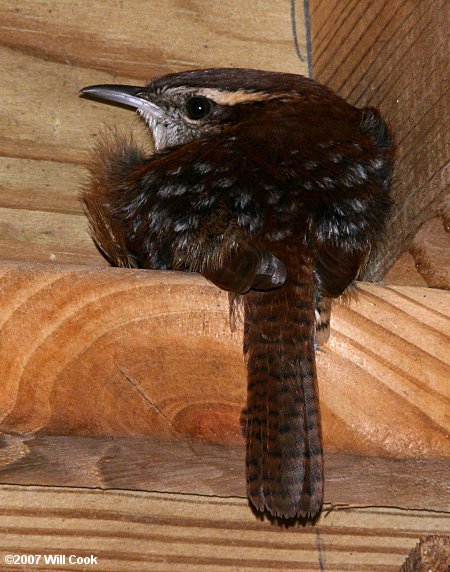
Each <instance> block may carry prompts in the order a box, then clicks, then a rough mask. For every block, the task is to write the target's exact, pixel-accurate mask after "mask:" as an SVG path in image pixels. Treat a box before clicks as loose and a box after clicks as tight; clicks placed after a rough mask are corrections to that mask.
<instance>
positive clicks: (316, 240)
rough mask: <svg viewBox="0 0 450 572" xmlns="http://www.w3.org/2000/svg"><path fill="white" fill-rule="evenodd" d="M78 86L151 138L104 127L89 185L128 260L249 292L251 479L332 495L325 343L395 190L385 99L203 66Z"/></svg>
mask: <svg viewBox="0 0 450 572" xmlns="http://www.w3.org/2000/svg"><path fill="white" fill-rule="evenodd" d="M81 94H82V95H85V96H89V97H94V98H98V99H102V100H108V101H113V102H117V103H119V104H123V105H126V106H129V107H131V108H134V109H136V110H137V112H138V113H139V114H140V115H141V117H142V118H143V120H144V121H145V123H146V124H147V125H148V127H149V128H150V131H151V134H152V136H153V140H154V146H155V150H156V151H155V153H154V154H153V155H151V156H146V155H145V154H144V153H143V151H141V150H140V149H139V148H138V147H137V146H136V145H135V144H134V143H133V141H132V140H131V139H129V140H127V139H126V138H123V137H119V136H111V137H110V138H109V139H108V138H106V139H104V140H103V142H102V143H101V144H100V145H98V146H97V149H96V151H95V152H94V154H93V156H92V160H91V163H90V183H89V185H88V186H87V187H86V188H85V189H84V191H83V194H82V199H83V201H84V204H85V207H86V213H87V216H88V217H89V220H90V225H91V229H92V235H93V238H94V241H95V242H96V244H97V246H98V248H99V249H100V251H101V252H102V253H103V254H104V256H105V257H106V258H107V259H108V260H109V262H110V263H111V264H113V265H116V266H132V267H141V268H153V269H181V270H187V271H195V272H200V273H202V274H203V275H204V276H206V277H207V278H208V279H209V280H211V281H212V282H213V283H215V284H216V285H217V286H219V287H220V288H223V289H225V290H228V291H230V292H231V293H233V294H235V295H240V296H241V298H242V303H243V307H244V354H245V358H246V363H247V370H248V403H247V422H246V439H247V453H246V466H247V491H248V496H249V498H250V500H251V502H252V503H253V505H254V506H255V507H256V508H257V509H258V510H260V511H264V510H267V511H269V512H270V513H272V514H273V515H275V516H279V517H283V518H290V517H299V516H301V517H310V518H312V517H314V516H315V515H316V514H317V513H318V512H319V511H320V508H321V504H322V496H323V463H322V444H321V429H320V418H319V404H318V390H317V380H316V365H315V347H316V345H317V341H321V340H324V339H326V338H327V336H328V331H329V329H328V328H329V310H330V304H331V299H332V298H335V297H338V296H340V295H341V294H342V293H343V292H345V291H346V290H347V289H348V288H349V287H351V285H352V284H353V282H354V280H355V279H356V278H357V277H358V275H359V273H360V271H361V269H362V268H363V267H364V265H365V263H366V261H367V258H368V255H369V253H370V251H371V249H373V248H374V246H375V243H376V241H377V238H378V237H379V236H380V233H381V232H382V231H383V228H384V226H385V223H386V219H387V216H388V213H389V209H390V206H391V194H390V179H391V172H392V167H393V144H392V140H391V136H390V133H389V130H388V128H387V126H386V124H385V122H384V121H383V119H382V118H381V116H380V114H379V113H378V111H376V110H375V109H373V108H364V109H357V108H355V107H353V106H352V105H350V104H348V103H346V102H345V101H344V100H343V99H341V98H340V97H339V96H337V95H336V94H334V93H333V92H332V91H330V90H329V89H327V88H326V87H324V86H322V85H319V84H318V83H316V82H314V81H312V80H309V79H307V78H305V77H302V76H299V75H294V74H287V73H275V72H266V71H259V70H251V69H204V70H194V71H188V72H182V73H175V74H170V75H166V76H163V77H160V78H157V79H155V80H153V81H151V82H150V83H149V84H148V85H146V86H145V87H132V86H124V85H97V86H91V87H86V88H84V89H83V90H82V91H81Z"/></svg>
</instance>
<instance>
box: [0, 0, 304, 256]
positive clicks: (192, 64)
mask: <svg viewBox="0 0 450 572" xmlns="http://www.w3.org/2000/svg"><path fill="white" fill-rule="evenodd" d="M87 15H89V17H87ZM296 19H297V22H296V30H297V38H298V41H299V44H300V48H301V50H303V52H305V45H306V40H305V26H304V16H303V12H302V10H297V12H296ZM168 30H169V31H168ZM194 30H195V32H194ZM193 33H195V38H196V40H195V41H192V35H193ZM214 66H232V67H233V66H235V67H236V66H241V67H257V68H266V69H274V70H284V71H294V72H297V73H305V74H306V73H307V64H306V60H305V62H302V61H300V59H299V57H298V56H297V54H296V50H295V46H294V39H293V31H292V22H291V13H290V9H289V5H287V4H286V3H285V2H284V1H283V0H273V1H272V2H270V4H267V3H266V2H263V1H260V2H257V3H256V4H255V3H254V2H250V0H246V1H245V2H242V1H240V0H239V1H238V0H233V1H231V2H226V3H223V2H220V1H219V0H214V1H212V2H208V7H207V9H206V8H205V6H204V3H202V2H200V1H198V0H196V1H194V2H191V1H189V2H187V1H185V2H180V1H178V0H168V1H166V2H146V1H145V0H139V1H137V2H133V3H125V4H124V3H123V2H117V1H115V0H107V1H105V2H101V3H93V4H92V3H91V4H89V6H88V7H87V5H86V3H85V2H82V1H75V2H73V1H71V2H69V1H68V0H64V1H59V2H56V1H51V2H44V3H42V2H33V1H29V0H28V1H24V2H21V3H20V6H18V5H17V2H11V1H9V0H8V1H6V2H2V5H1V7H0V74H1V75H2V77H4V78H7V81H5V82H3V83H2V86H1V88H0V98H1V100H2V105H1V106H0V123H1V124H2V126H3V129H2V133H1V134H0V207H2V208H3V209H23V210H24V213H22V215H23V216H21V217H20V219H19V218H18V217H17V215H16V213H15V212H14V211H12V210H11V211H8V210H6V211H3V220H2V228H4V224H5V217H6V218H7V219H8V228H9V230H10V231H11V232H8V233H7V236H6V237H5V236H4V235H1V242H0V246H1V247H2V254H1V256H2V258H11V259H15V260H35V261H36V260H37V261H46V262H52V261H55V262H65V263H67V262H73V263H75V264H79V263H86V264H98V265H102V264H103V260H102V258H101V257H100V255H98V253H97V252H96V251H95V250H94V249H93V247H92V245H91V244H90V243H89V241H88V240H87V236H86V235H85V224H84V221H82V220H81V218H79V219H78V225H77V227H76V228H75V229H74V226H73V223H74V222H75V219H74V218H68V219H67V221H66V217H65V215H67V214H68V215H73V214H78V213H80V206H79V204H78V203H77V199H76V197H77V194H78V192H79V189H80V186H81V184H82V182H83V179H84V171H83V169H82V168H81V167H80V164H83V163H84V162H85V161H86V158H87V152H88V150H89V149H90V148H91V146H92V145H93V144H94V143H95V141H96V138H97V137H98V136H99V133H100V132H101V131H102V130H103V129H105V126H109V127H114V128H115V129H117V130H119V131H125V132H129V131H133V133H134V135H135V137H136V138H137V139H138V140H140V141H141V142H142V143H143V144H144V143H145V145H146V147H147V148H148V149H149V150H150V144H149V143H150V142H149V137H148V131H147V130H146V128H144V126H143V125H142V124H141V123H140V122H139V121H138V119H137V118H136V117H135V116H134V115H133V114H132V113H131V112H130V111H127V110H124V109H119V108H118V107H111V106H105V105H101V104H99V103H94V102H92V101H88V100H80V99H79V98H78V92H79V90H80V88H81V87H83V86H86V85H90V84H95V83H131V84H135V83H139V84H142V83H144V82H146V81H148V80H150V79H151V78H152V77H154V76H156V75H161V74H164V73H168V72H173V71H180V70H183V69H187V68H196V67H214ZM68 163H69V164H68ZM38 211H39V213H40V212H43V213H48V212H53V213H55V212H57V213H59V214H60V216H59V217H48V216H46V215H41V214H39V213H38ZM28 213H30V214H29V217H28ZM44 221H45V225H46V227H45V229H44V228H43V224H44ZM66 222H67V225H66ZM35 223H36V228H33V226H34V224H35ZM24 227H26V229H25V228H24ZM69 227H70V228H71V229H72V230H73V232H74V236H73V238H72V239H71V237H70V233H65V232H64V229H65V228H69ZM43 232H45V233H47V234H48V235H51V236H54V237H55V239H56V244H50V243H49V241H46V242H43V241H42V240H41V237H42V233H43ZM16 234H17V237H21V238H16ZM80 234H83V238H82V240H81V242H80V241H78V242H77V240H78V237H79V236H80Z"/></svg>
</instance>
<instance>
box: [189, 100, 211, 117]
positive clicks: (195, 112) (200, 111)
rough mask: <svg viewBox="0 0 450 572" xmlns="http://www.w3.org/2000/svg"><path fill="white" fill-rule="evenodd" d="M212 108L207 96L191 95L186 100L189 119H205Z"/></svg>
mask: <svg viewBox="0 0 450 572" xmlns="http://www.w3.org/2000/svg"><path fill="white" fill-rule="evenodd" d="M212 110H213V102H212V101H211V100H210V99H208V98H207V97H201V96H196V97H191V98H190V99H188V100H187V102H186V112H187V116H188V117H189V119H205V118H206V117H208V115H210V113H211V112H212Z"/></svg>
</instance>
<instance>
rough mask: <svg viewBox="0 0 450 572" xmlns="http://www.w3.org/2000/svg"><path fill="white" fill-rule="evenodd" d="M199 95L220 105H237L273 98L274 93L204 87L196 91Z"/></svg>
mask: <svg viewBox="0 0 450 572" xmlns="http://www.w3.org/2000/svg"><path fill="white" fill-rule="evenodd" d="M195 93H196V94H198V95H203V96H204V97H207V98H209V99H212V100H213V101H215V102H216V103H218V104H219V105H235V104H236V103H246V102H251V101H265V100H267V99H273V98H274V97H275V96H274V95H273V94H269V93H264V92H261V91H259V92H251V91H245V90H243V89H240V90H238V91H220V90H219V89H214V88H211V87H202V88H200V89H198V90H196V92H195Z"/></svg>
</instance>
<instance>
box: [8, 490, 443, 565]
mask: <svg viewBox="0 0 450 572" xmlns="http://www.w3.org/2000/svg"><path fill="white" fill-rule="evenodd" d="M0 514H1V515H2V517H1V522H0V562H1V564H0V567H2V569H3V570H9V569H14V568H15V567H13V566H9V567H8V566H5V567H3V563H4V558H5V556H6V555H7V554H9V555H14V554H61V555H65V556H66V567H65V568H64V569H72V568H73V569H77V570H80V569H83V570H88V569H89V570H90V569H92V570H96V571H98V572H125V571H126V570H136V571H139V572H146V571H153V570H158V571H160V572H161V571H171V572H178V571H179V572H198V571H199V570H207V571H208V572H209V571H212V572H228V571H229V570H250V571H252V570H255V571H256V570H257V571H258V572H273V571H278V570H279V571H286V572H287V571H291V570H302V571H303V572H312V571H317V570H330V571H339V572H350V571H353V572H369V571H370V572H398V570H399V567H400V566H401V564H402V563H403V561H404V560H405V558H406V556H407V555H408V552H409V551H410V550H411V549H412V548H413V547H414V545H415V544H416V542H417V541H418V539H419V537H420V536H422V535H426V534H445V533H446V532H447V531H448V526H449V516H448V515H445V514H436V513H432V512H427V511H402V510H399V509H387V508H359V509H357V508H348V507H347V508H345V509H338V508H336V509H335V510H332V511H331V512H328V513H324V514H323V515H322V517H321V518H320V519H319V520H318V522H317V523H316V524H315V525H314V526H313V525H312V524H311V523H308V524H305V525H299V524H298V523H297V524H296V525H295V526H288V527H286V526H279V525H277V524H276V523H273V522H270V521H268V520H262V519H258V518H255V516H254V515H253V514H252V512H251V511H250V510H249V507H248V504H247V502H246V501H245V500H243V499H234V498H228V499H221V498H205V497H202V496H198V495H176V494H167V493H140V492H133V491H123V490H116V491H108V492H105V491H99V490H87V489H74V488H65V489H56V488H51V487H19V486H14V487H12V486H0ZM70 555H76V556H84V557H89V556H91V555H93V556H94V557H97V564H96V565H95V566H89V567H88V566H85V567H83V568H81V567H80V566H77V567H75V566H70V567H69V566H68V559H69V556H70ZM50 568H52V569H53V568H54V567H53V566H52V567H48V569H50ZM22 569H24V568H22ZM26 569H27V570H31V569H34V568H32V567H31V566H28V567H26ZM35 569H36V570H38V569H46V568H44V567H42V566H37V567H36V568H35Z"/></svg>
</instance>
